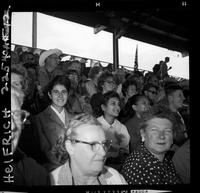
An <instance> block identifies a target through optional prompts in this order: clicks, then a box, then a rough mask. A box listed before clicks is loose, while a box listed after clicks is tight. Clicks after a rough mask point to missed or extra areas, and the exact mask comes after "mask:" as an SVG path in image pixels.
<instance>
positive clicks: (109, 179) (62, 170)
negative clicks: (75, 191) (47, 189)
mask: <svg viewBox="0 0 200 193" xmlns="http://www.w3.org/2000/svg"><path fill="white" fill-rule="evenodd" d="M50 178H51V184H52V185H73V183H72V173H71V170H70V167H69V162H68V161H67V162H66V163H65V164H64V165H62V166H60V167H58V168H57V169H55V170H53V171H52V172H50ZM99 181H100V183H101V185H126V184H127V182H126V180H125V179H124V177H123V176H122V175H121V174H120V173H119V172H118V171H117V170H115V169H114V168H111V167H107V166H104V168H103V170H102V172H101V174H100V175H99ZM91 185H92V184H91Z"/></svg>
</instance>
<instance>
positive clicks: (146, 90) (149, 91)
mask: <svg viewBox="0 0 200 193" xmlns="http://www.w3.org/2000/svg"><path fill="white" fill-rule="evenodd" d="M158 89H159V88H158V86H157V85H155V84H153V83H147V84H146V85H144V87H143V90H142V93H143V94H144V95H145V96H147V98H148V99H149V101H150V105H151V106H152V105H154V104H155V102H156V98H157V94H158Z"/></svg>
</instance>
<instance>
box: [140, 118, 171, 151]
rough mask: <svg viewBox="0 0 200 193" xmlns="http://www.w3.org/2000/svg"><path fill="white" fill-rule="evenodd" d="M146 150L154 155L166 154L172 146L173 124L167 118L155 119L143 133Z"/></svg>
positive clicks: (150, 121)
mask: <svg viewBox="0 0 200 193" xmlns="http://www.w3.org/2000/svg"><path fill="white" fill-rule="evenodd" d="M141 135H142V137H143V138H144V140H145V141H144V144H145V146H146V148H147V149H148V150H149V151H150V152H151V153H152V154H154V155H159V154H165V153H166V151H168V150H169V149H170V147H171V145H172V142H173V131H172V123H171V121H169V120H168V119H166V118H153V119H151V120H149V121H148V126H147V127H146V129H145V130H142V131H141Z"/></svg>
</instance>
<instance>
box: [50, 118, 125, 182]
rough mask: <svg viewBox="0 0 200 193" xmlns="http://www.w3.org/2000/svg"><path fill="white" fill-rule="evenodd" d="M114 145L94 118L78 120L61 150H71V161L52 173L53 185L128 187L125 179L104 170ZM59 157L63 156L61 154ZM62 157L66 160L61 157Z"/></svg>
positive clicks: (70, 125) (67, 132)
mask: <svg viewBox="0 0 200 193" xmlns="http://www.w3.org/2000/svg"><path fill="white" fill-rule="evenodd" d="M110 146H111V141H109V140H106V137H105V134H104V131H103V129H102V127H101V125H100V123H99V122H98V121H97V120H96V119H95V118H94V117H93V116H91V115H86V114H79V115H77V116H76V117H74V118H73V119H72V120H71V121H70V123H69V125H68V129H67V131H66V134H65V139H64V141H63V143H61V147H62V148H61V147H60V148H58V149H57V151H58V152H61V149H65V148H66V150H67V152H68V154H69V159H68V161H67V162H66V163H65V164H64V165H62V166H60V167H58V168H56V169H55V170H53V171H52V172H51V174H50V175H51V182H52V184H53V185H108V184H109V185H116V184H127V183H126V181H125V180H124V178H123V176H122V175H121V174H119V172H118V171H116V170H115V169H113V168H111V167H107V166H104V163H105V160H106V153H107V151H108V150H109V148H110ZM58 154H59V153H58ZM58 156H62V154H61V153H60V154H59V155H58Z"/></svg>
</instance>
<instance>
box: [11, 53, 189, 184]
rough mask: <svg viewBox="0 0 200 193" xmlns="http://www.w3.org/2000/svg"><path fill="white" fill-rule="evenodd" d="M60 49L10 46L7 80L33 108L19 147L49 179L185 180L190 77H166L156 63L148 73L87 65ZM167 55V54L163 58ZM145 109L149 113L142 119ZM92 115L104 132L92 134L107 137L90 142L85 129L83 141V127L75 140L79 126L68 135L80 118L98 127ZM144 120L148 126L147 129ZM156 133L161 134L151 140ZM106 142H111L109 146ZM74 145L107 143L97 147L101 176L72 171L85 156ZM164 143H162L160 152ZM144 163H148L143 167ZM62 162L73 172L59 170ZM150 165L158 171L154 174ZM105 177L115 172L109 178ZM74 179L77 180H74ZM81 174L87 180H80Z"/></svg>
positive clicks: (26, 106)
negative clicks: (64, 56)
mask: <svg viewBox="0 0 200 193" xmlns="http://www.w3.org/2000/svg"><path fill="white" fill-rule="evenodd" d="M62 54H63V53H62V51H61V50H59V49H50V50H47V51H43V52H42V53H41V54H40V55H37V54H33V53H32V52H28V51H25V52H21V53H20V54H19V53H17V52H14V51H12V55H11V85H13V86H14V87H17V88H19V89H20V90H22V91H23V93H24V98H23V104H22V106H21V109H23V110H25V111H27V112H29V114H30V116H29V117H28V118H27V120H26V122H24V125H23V130H22V132H21V134H20V135H21V136H20V140H19V143H18V148H19V149H20V150H22V151H23V152H24V153H25V154H26V155H27V156H29V157H31V158H32V159H34V160H35V161H36V162H37V163H38V164H40V165H42V167H44V168H45V170H46V171H47V173H49V174H51V176H53V177H51V180H52V179H53V183H52V184H54V185H55V184H72V185H75V184H76V183H77V184H84V183H86V184H109V183H110V184H126V183H128V184H176V183H190V162H189V156H188V151H190V149H189V148H188V144H189V139H190V132H191V128H190V124H189V114H190V112H189V105H190V101H189V97H190V96H189V85H188V82H179V81H177V80H176V79H174V78H171V77H170V76H169V75H168V73H167V70H166V69H163V68H165V67H166V63H165V65H162V66H161V65H160V66H159V65H155V66H154V68H153V69H152V72H148V73H146V74H144V72H142V71H139V70H134V71H130V72H127V71H126V70H124V69H123V68H119V69H116V70H113V65H112V64H109V65H108V66H106V67H102V66H101V65H99V63H98V64H96V65H94V66H93V67H86V64H85V63H82V62H80V61H78V60H69V61H68V60H66V61H61V59H62ZM168 59H169V58H167V57H166V61H167V60H168ZM185 83H186V84H185ZM155 109H156V110H155ZM163 112H165V113H163ZM148 113H150V114H151V118H146V117H145V115H146V114H148ZM165 114H168V115H170V116H171V117H173V118H169V117H167V116H166V115H165ZM83 115H85V116H86V115H87V116H89V118H88V117H87V116H86V118H84V116H83ZM77 116H78V117H79V118H77ZM80 116H81V118H80ZM90 116H91V117H92V118H91V117H90ZM147 117H148V116H147ZM156 118H157V119H158V120H157V119H156ZM83 119H84V121H83ZM85 119H89V120H90V121H85ZM91 119H95V121H97V122H98V124H100V125H101V128H102V130H103V133H104V134H102V133H101V131H100V130H98V129H96V133H94V135H93V136H92V137H96V135H97V133H99V137H100V136H101V139H103V141H104V140H106V142H105V143H104V142H99V141H95V143H94V144H93V143H89V142H87V139H89V137H90V136H89V137H88V136H85V135H86V134H85V133H84V134H82V137H83V136H85V138H84V139H85V140H86V141H82V140H80V139H81V134H80V133H79V134H78V136H79V138H77V139H75V138H73V137H74V136H76V135H77V133H76V132H75V133H76V135H75V134H74V135H71V134H68V133H67V132H69V131H70V129H73V128H74V127H75V130H76V129H77V128H76V127H78V128H79V127H80V125H84V124H88V125H95V127H97V125H98V124H97V123H94V121H92V122H91ZM154 119H155V120H154ZM160 119H162V121H161V120H160ZM164 119H166V120H168V122H166V120H165V122H164V121H163V120H164ZM80 120H81V121H80ZM152 120H153V121H155V122H153V121H152ZM73 121H74V122H73ZM78 121H79V122H78ZM148 121H149V122H148ZM169 122H170V123H169ZM72 123H74V124H75V125H76V124H80V125H78V126H74V125H73V124H72ZM150 123H151V124H150ZM148 124H149V127H150V126H152V127H153V129H152V128H151V129H149V130H148V128H149V127H148ZM172 128H173V129H172ZM83 129H84V126H83ZM85 132H89V134H91V133H92V132H93V131H91V130H89V129H88V131H87V129H85ZM151 132H152V133H151ZM89 134H88V135H89ZM91 135H92V134H91ZM104 135H105V136H104ZM69 136H70V137H69ZM155 136H156V137H157V138H154V137H155ZM66 137H67V138H66ZM162 137H163V138H164V139H162ZM96 138H97V137H96ZM96 138H95V139H96ZM158 138H160V140H158V141H156V140H157V139H158ZM108 141H109V142H110V143H111V144H109V145H108ZM155 141H156V143H155ZM97 142H98V143H97ZM78 143H83V144H84V145H90V146H91V147H92V148H94V149H95V148H96V146H97V147H98V148H99V145H102V147H104V150H105V152H106V154H105V155H104V154H103V153H102V152H101V153H102V154H103V155H102V156H104V157H106V158H105V160H104V164H105V166H106V167H107V168H106V169H105V168H104V170H105V171H106V175H105V174H104V175H101V176H103V177H102V178H105V179H106V180H105V179H104V180H105V182H104V180H103V181H102V179H101V178H100V180H99V177H98V178H97V180H96V178H95V179H93V177H92V175H91V174H88V172H87V173H84V172H86V171H85V170H86V169H85V166H82V168H84V169H85V170H84V169H82V170H83V171H82V170H81V169H80V168H79V170H80V171H78V172H77V170H78V166H79V165H78V164H80V165H81V163H80V159H82V158H81V157H80V156H79V157H76V151H75V150H74V149H73V148H72V144H78ZM164 143H165V144H164ZM63 144H66V147H65V146H64V145H63ZM107 146H109V149H106V147H107ZM157 146H159V147H157ZM161 146H165V148H164V149H163V150H161V149H162V147H161ZM98 148H96V149H95V151H100V150H99V149H98ZM156 148H158V149H159V150H158V149H156ZM185 148H187V149H186V150H185ZM155 149H156V150H155ZM182 149H184V150H182ZM154 151H156V152H157V151H158V152H161V153H160V154H162V156H164V157H166V159H167V161H166V160H165V159H164V158H163V157H162V156H161V157H160V156H159V157H157V156H155V155H157V154H159V153H158V152H157V153H155V152H154ZM149 152H151V153H149ZM86 154H87V153H86ZM154 154H155V155H154ZM152 155H153V156H152ZM140 156H141V157H140ZM86 157H87V156H86ZM78 159H79V160H78ZM88 159H89V158H88ZM91 159H92V158H91ZM99 159H100V158H99ZM69 160H71V161H69ZM144 160H147V161H144ZM163 160H164V161H163ZM86 161H88V160H86ZM143 161H144V162H143ZM66 163H67V165H66ZM137 163H138V164H137ZM63 164H64V165H63ZM87 164H90V163H89V162H88V163H87ZM146 164H150V165H149V168H148V169H147V168H146ZM151 164H152V165H151ZM60 167H62V169H63V171H65V170H66V172H67V173H69V172H70V175H69V176H68V175H67V176H66V174H65V173H64V172H60ZM159 167H160V168H162V169H161V170H160V169H159ZM109 168H112V169H109ZM144 168H146V169H144ZM151 168H153V169H152V170H154V171H156V172H155V173H151V172H152V171H151ZM87 170H88V168H87ZM104 170H103V171H104ZM100 171H101V170H100V169H99V170H97V171H96V173H97V174H99V172H100ZM101 172H102V171H101ZM83 173H84V174H85V176H84V175H83ZM96 173H95V177H96ZM86 174H87V175H89V177H87V175H86ZM107 175H114V176H117V177H116V178H115V179H114V178H107V177H105V176H107ZM80 176H81V177H80ZM79 177H80V179H81V180H82V182H78V180H80V179H79ZM86 177H87V179H89V180H85V178H86ZM68 178H70V179H71V178H72V179H73V180H72V181H71V180H69V179H68ZM74 178H76V179H74ZM110 179H112V180H111V181H112V182H111V181H109V180H110ZM55 180H57V181H55ZM65 180H66V181H67V182H66V183H65ZM74 180H75V181H76V182H74ZM115 180H116V181H115ZM93 181H94V182H93ZM22 184H23V183H22Z"/></svg>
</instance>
